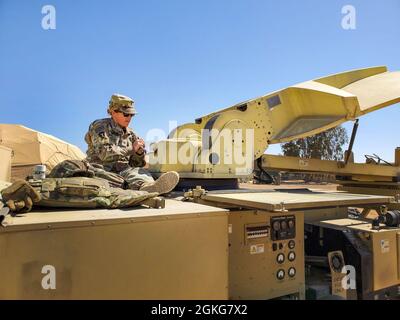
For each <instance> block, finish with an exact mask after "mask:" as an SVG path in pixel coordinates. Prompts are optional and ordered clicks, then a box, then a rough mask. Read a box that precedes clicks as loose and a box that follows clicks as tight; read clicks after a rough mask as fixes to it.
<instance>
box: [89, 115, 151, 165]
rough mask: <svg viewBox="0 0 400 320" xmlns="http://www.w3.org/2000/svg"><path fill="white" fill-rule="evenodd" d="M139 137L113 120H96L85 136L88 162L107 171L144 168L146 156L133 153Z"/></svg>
mask: <svg viewBox="0 0 400 320" xmlns="http://www.w3.org/2000/svg"><path fill="white" fill-rule="evenodd" d="M138 138H139V137H138V136H137V135H136V134H135V133H134V131H133V130H132V129H130V128H126V129H123V128H121V127H120V126H119V125H118V124H116V123H115V122H114V120H112V119H111V118H106V119H101V120H96V121H94V122H92V123H91V124H90V126H89V131H88V133H87V134H86V136H85V141H86V143H87V144H88V150H87V152H86V153H87V160H88V161H89V162H90V163H98V164H101V165H103V166H104V169H105V170H107V171H113V172H121V171H123V170H125V169H127V168H128V167H143V166H145V164H146V162H145V160H144V157H145V154H144V153H143V154H142V155H138V154H136V153H135V152H134V151H133V143H134V142H135V140H137V139H138Z"/></svg>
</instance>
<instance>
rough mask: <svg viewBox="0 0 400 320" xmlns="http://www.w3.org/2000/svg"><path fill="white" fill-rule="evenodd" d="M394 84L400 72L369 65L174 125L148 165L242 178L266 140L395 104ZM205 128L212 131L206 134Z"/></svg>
mask: <svg viewBox="0 0 400 320" xmlns="http://www.w3.org/2000/svg"><path fill="white" fill-rule="evenodd" d="M399 87H400V72H387V68H386V67H372V68H365V69H359V70H352V71H348V72H343V73H339V74H335V75H330V76H327V77H324V78H320V79H316V80H311V81H306V82H302V83H299V84H296V85H293V86H290V87H288V88H285V89H282V90H279V91H275V92H271V93H268V94H266V95H264V96H262V97H258V98H255V99H251V100H247V101H244V102H241V103H238V104H236V105H233V106H231V107H229V108H225V109H222V110H219V111H216V112H213V113H211V114H208V115H205V116H203V117H200V118H198V119H196V121H195V123H187V124H184V125H182V126H179V127H178V128H176V129H174V130H173V131H172V132H171V133H170V134H169V136H168V139H166V140H163V141H159V142H157V143H155V144H154V145H153V151H154V152H152V153H150V154H149V161H150V166H149V168H150V171H151V172H157V173H160V172H166V171H169V170H175V171H177V172H179V173H185V174H188V173H195V174H200V175H203V176H204V177H207V178H216V177H221V178H231V177H232V176H239V175H242V176H246V175H249V174H251V172H252V170H253V160H254V159H258V158H259V157H261V156H262V155H263V154H264V152H265V150H266V149H267V148H268V146H269V145H270V144H274V143H283V142H287V141H291V140H295V139H299V138H305V137H307V136H312V135H315V134H317V133H320V132H323V131H326V130H328V129H331V128H334V127H336V126H338V125H340V124H342V123H344V122H346V121H352V120H355V119H357V118H358V117H360V116H362V115H364V114H366V113H369V112H372V111H375V110H378V109H380V108H383V107H386V106H388V105H391V104H394V103H396V102H398V101H400V93H399ZM204 130H206V131H210V132H214V133H215V134H214V135H212V134H211V137H209V136H208V138H205V136H204V135H203V133H204ZM235 133H241V136H238V135H236V136H235ZM203 139H205V140H204V141H203ZM207 142H211V144H210V145H208V143H207ZM206 144H207V145H208V147H207V148H205V147H202V146H203V145H206ZM160 155H168V157H167V158H166V159H160V157H159V156H160ZM171 155H172V156H171ZM210 159H214V161H211V160H210ZM243 159H246V160H247V161H244V160H243ZM248 159H249V160H248ZM186 177H189V175H186Z"/></svg>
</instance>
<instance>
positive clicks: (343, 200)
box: [202, 190, 392, 211]
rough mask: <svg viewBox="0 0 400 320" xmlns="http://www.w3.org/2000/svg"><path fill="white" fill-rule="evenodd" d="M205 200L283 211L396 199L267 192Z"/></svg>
mask: <svg viewBox="0 0 400 320" xmlns="http://www.w3.org/2000/svg"><path fill="white" fill-rule="evenodd" d="M202 199H203V200H205V201H209V202H210V203H212V202H218V203H226V204H231V205H237V206H239V207H245V208H254V209H263V210H269V211H276V210H281V209H282V203H283V206H284V208H285V209H303V208H322V207H346V206H353V205H367V204H385V203H389V202H390V201H391V200H392V197H386V196H371V195H361V194H360V195H355V194H348V193H339V192H335V193H334V192H322V191H321V192H315V191H313V192H311V191H308V190H296V191H294V190H292V191H290V192H284V191H275V192H274V191H267V192H254V193H220V194H218V193H211V192H209V193H207V194H205V195H204V196H203V197H202Z"/></svg>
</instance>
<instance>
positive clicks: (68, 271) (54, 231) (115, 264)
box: [0, 200, 228, 299]
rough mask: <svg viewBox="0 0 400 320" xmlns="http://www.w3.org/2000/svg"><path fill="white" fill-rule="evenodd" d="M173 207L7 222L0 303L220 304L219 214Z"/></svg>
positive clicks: (223, 278) (222, 234)
mask: <svg viewBox="0 0 400 320" xmlns="http://www.w3.org/2000/svg"><path fill="white" fill-rule="evenodd" d="M175 202H176V203H174V200H170V201H167V207H166V208H165V209H160V210H156V209H138V210H129V211H121V210H93V211H87V210H85V211H81V212H76V211H75V212H73V211H72V212H55V213H51V212H47V213H28V214H27V215H26V216H23V217H21V218H15V219H13V221H12V222H13V224H12V225H8V227H7V228H0V273H1V274H2V275H3V277H2V280H1V286H0V299H227V298H228V234H227V227H228V226H227V214H226V213H225V212H224V210H221V209H217V208H210V207H206V206H202V205H197V204H194V203H179V202H177V201H175ZM46 224H48V225H49V226H50V227H49V228H42V227H41V226H45V225H46ZM48 265H50V266H53V267H54V268H55V274H56V278H55V280H56V288H55V289H54V290H52V289H48V290H45V289H43V287H42V281H43V279H44V277H45V276H46V274H45V273H44V274H43V273H42V268H43V267H44V266H48Z"/></svg>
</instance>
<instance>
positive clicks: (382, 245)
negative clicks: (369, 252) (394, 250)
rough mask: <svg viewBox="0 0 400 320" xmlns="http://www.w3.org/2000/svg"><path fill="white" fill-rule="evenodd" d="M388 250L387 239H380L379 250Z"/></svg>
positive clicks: (384, 251)
mask: <svg viewBox="0 0 400 320" xmlns="http://www.w3.org/2000/svg"><path fill="white" fill-rule="evenodd" d="M389 251H390V245H389V240H381V252H382V253H387V252H389Z"/></svg>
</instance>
